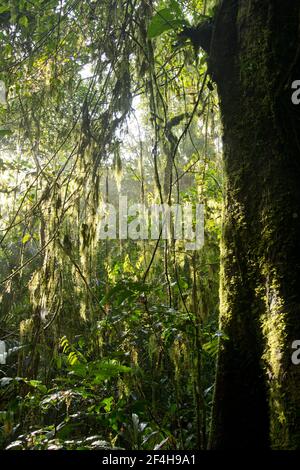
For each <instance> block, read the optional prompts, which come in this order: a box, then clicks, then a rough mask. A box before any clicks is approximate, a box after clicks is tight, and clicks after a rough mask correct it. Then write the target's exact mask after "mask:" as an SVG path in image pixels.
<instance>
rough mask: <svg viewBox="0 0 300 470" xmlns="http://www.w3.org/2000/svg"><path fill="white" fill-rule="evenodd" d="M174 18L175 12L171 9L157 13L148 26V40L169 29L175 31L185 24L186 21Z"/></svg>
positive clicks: (164, 9)
mask: <svg viewBox="0 0 300 470" xmlns="http://www.w3.org/2000/svg"><path fill="white" fill-rule="evenodd" d="M176 16H177V12H174V9H172V8H163V9H162V10H160V11H158V12H157V13H156V15H155V16H154V17H153V18H152V20H151V22H150V24H149V27H148V38H150V39H152V38H155V37H157V36H160V35H161V34H162V33H164V32H166V31H169V30H170V29H173V30H176V29H178V28H180V27H183V26H185V25H186V24H187V22H186V20H184V19H183V18H178V17H176Z"/></svg>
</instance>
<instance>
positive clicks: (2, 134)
mask: <svg viewBox="0 0 300 470" xmlns="http://www.w3.org/2000/svg"><path fill="white" fill-rule="evenodd" d="M11 134H12V131H10V130H9V129H0V137H5V136H6V135H11Z"/></svg>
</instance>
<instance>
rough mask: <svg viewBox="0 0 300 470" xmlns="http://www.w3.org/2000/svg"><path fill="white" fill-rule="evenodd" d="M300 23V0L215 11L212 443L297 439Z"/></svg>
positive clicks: (235, 0)
mask: <svg viewBox="0 0 300 470" xmlns="http://www.w3.org/2000/svg"><path fill="white" fill-rule="evenodd" d="M299 24H300V1H299V0H289V1H288V2H282V0H264V1H261V0H224V1H223V2H222V3H221V5H220V7H219V10H218V11H217V13H216V17H215V21H214V28H213V33H212V40H211V47H210V53H209V69H210V74H211V76H212V78H213V79H214V81H215V82H216V83H217V88H218V93H219V97H220V106H221V114H222V122H223V134H224V139H223V140H224V168H225V175H226V198H225V201H224V219H223V240H222V250H221V287H220V294H221V295H220V296H221V303H220V328H221V331H222V332H224V334H225V335H224V339H222V338H221V339H220V348H219V357H218V367H217V376H216V384H215V397H214V407H213V419H212V432H211V441H210V447H211V448H212V449H239V448H240V449H244V448H248V449H256V448H268V447H270V446H271V447H272V448H279V449H299V448H300V366H296V365H293V364H292V361H291V355H292V342H293V341H294V340H297V339H300V119H299V110H300V105H299V106H298V107H297V106H295V105H293V104H292V101H291V95H292V89H291V84H292V82H293V81H294V80H297V79H300V53H299V45H300V34H299V31H300V29H299ZM297 74H298V75H297ZM226 337H228V339H226Z"/></svg>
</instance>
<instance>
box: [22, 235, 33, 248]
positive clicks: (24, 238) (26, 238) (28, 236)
mask: <svg viewBox="0 0 300 470" xmlns="http://www.w3.org/2000/svg"><path fill="white" fill-rule="evenodd" d="M30 238H31V235H30V233H26V234H25V235H24V237H23V238H22V243H23V245H25V243H27V242H28V240H30Z"/></svg>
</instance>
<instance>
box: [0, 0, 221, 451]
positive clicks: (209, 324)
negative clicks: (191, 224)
mask: <svg viewBox="0 0 300 470" xmlns="http://www.w3.org/2000/svg"><path fill="white" fill-rule="evenodd" d="M213 3H214V2H209V1H205V0H184V1H180V2H179V1H178V2H177V1H175V0H169V1H168V0H166V1H159V2H158V1H153V0H124V1H122V0H113V1H112V0H84V1H76V0H75V1H71V0H69V1H65V0H47V1H44V0H31V1H27V0H10V1H8V0H1V2H0V24H1V31H0V46H1V56H0V80H2V81H3V82H4V84H5V87H6V91H7V96H6V100H5V101H6V102H5V103H2V105H1V106H0V126H1V128H0V151H1V159H0V172H1V173H0V174H1V180H0V198H1V219H0V220H1V226H0V229H1V232H0V234H1V236H0V268H1V313H0V340H2V341H4V342H5V347H6V352H8V354H7V357H6V360H5V361H4V360H2V362H3V364H2V365H1V371H0V374H1V379H0V384H1V387H0V400H1V404H0V420H1V423H0V424H1V435H0V442H1V447H2V448H7V449H58V448H63V449H95V448H107V447H121V448H127V449H153V448H170V449H196V448H206V446H207V436H208V423H209V418H210V413H211V401H212V393H213V377H214V363H215V356H216V352H217V344H218V338H219V336H220V335H222V332H220V331H218V326H217V318H218V271H219V238H220V223H221V220H220V212H221V199H222V167H221V160H220V154H221V150H222V149H221V144H220V140H219V139H220V137H219V136H220V124H219V117H218V102H217V97H216V93H215V90H214V86H213V85H212V83H211V82H210V80H209V78H208V74H207V65H206V57H205V53H204V52H203V51H201V50H199V49H198V47H197V45H195V44H192V42H191V41H190V40H188V39H187V38H186V37H185V36H184V34H182V31H184V29H185V28H189V27H192V26H193V25H197V24H199V23H201V21H202V20H203V18H207V17H209V16H210V15H211V14H212V8H213V6H214V5H213ZM120 195H123V196H124V195H126V196H127V197H128V200H129V201H131V202H132V203H143V204H147V205H150V204H154V203H163V202H165V203H169V204H172V203H178V204H183V203H187V202H190V203H192V204H196V203H202V204H204V207H205V244H204V247H203V248H201V249H200V250H195V251H188V250H186V248H185V244H184V243H183V242H182V241H180V240H175V239H174V237H171V238H170V239H169V240H162V239H158V240H153V241H151V240H109V239H107V240H99V238H98V226H99V223H100V221H101V218H102V217H103V216H104V215H103V214H104V209H103V203H114V204H116V203H117V201H118V198H119V196H120ZM3 358H4V356H3Z"/></svg>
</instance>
